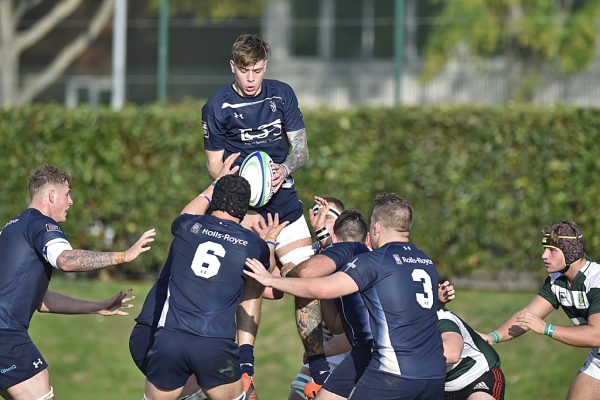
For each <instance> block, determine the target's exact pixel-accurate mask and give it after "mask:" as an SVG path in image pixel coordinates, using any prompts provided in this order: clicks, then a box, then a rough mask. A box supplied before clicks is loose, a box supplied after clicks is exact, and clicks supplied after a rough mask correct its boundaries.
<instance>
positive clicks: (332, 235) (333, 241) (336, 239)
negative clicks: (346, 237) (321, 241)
mask: <svg viewBox="0 0 600 400" xmlns="http://www.w3.org/2000/svg"><path fill="white" fill-rule="evenodd" d="M339 241H340V240H339V239H338V237H337V235H336V234H335V233H332V234H331V243H339Z"/></svg>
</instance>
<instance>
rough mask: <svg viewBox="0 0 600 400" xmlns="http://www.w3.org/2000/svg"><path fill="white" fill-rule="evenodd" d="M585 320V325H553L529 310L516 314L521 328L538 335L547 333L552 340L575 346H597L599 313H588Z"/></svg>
mask: <svg viewBox="0 0 600 400" xmlns="http://www.w3.org/2000/svg"><path fill="white" fill-rule="evenodd" d="M587 322H588V323H587V325H578V326H554V325H552V324H547V323H546V321H544V320H543V319H542V318H540V317H538V316H537V315H535V314H534V313H532V312H529V311H523V312H521V313H520V314H518V315H517V324H519V326H520V327H521V328H524V329H531V330H532V331H534V332H535V333H537V334H538V335H548V336H550V337H552V339H554V340H558V341H559V342H561V343H564V344H568V345H571V346H575V347H599V346H600V314H592V315H590V316H589V318H588V321H587Z"/></svg>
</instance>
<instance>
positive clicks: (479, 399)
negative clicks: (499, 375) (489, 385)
mask: <svg viewBox="0 0 600 400" xmlns="http://www.w3.org/2000/svg"><path fill="white" fill-rule="evenodd" d="M467 400H494V396H492V395H490V394H488V393H484V392H475V393H473V394H472V395H470V396H469V397H467Z"/></svg>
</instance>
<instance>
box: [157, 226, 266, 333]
mask: <svg viewBox="0 0 600 400" xmlns="http://www.w3.org/2000/svg"><path fill="white" fill-rule="evenodd" d="M171 231H172V233H173V235H174V236H175V239H174V240H173V243H172V244H171V250H170V253H169V257H171V258H172V263H171V277H170V279H169V287H168V294H167V300H166V301H165V304H164V307H163V311H162V314H161V317H160V321H159V323H158V326H159V328H164V329H170V330H174V331H179V332H186V333H191V334H194V335H198V336H203V337H220V338H229V339H232V340H235V338H236V324H235V313H236V310H237V308H238V305H239V303H240V299H241V296H242V292H243V291H244V284H245V282H246V280H247V279H248V278H249V277H248V276H247V275H246V274H244V272H243V270H244V268H245V262H246V258H256V259H258V260H260V261H261V262H262V263H263V265H264V266H265V267H266V268H268V266H269V258H270V252H269V248H268V246H267V244H266V243H265V242H264V241H263V240H262V239H260V238H259V237H258V236H256V235H255V234H253V233H252V232H251V231H250V230H248V229H246V228H243V227H242V226H241V225H239V224H237V223H235V222H233V221H227V220H222V219H219V218H216V217H213V216H210V215H189V214H182V215H180V216H178V217H177V218H175V220H174V221H173V224H172V226H171Z"/></svg>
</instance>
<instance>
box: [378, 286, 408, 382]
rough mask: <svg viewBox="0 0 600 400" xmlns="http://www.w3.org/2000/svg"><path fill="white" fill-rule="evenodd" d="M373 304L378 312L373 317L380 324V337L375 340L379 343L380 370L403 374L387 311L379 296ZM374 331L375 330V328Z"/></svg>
mask: <svg viewBox="0 0 600 400" xmlns="http://www.w3.org/2000/svg"><path fill="white" fill-rule="evenodd" d="M373 305H374V307H375V309H376V310H377V314H375V315H373V318H374V319H375V321H377V322H376V323H377V326H378V329H377V332H378V338H377V340H374V342H375V343H377V354H378V356H379V357H378V361H379V363H380V366H379V370H381V371H385V372H390V373H392V374H396V375H402V371H400V364H399V363H398V357H397V356H396V351H395V350H394V346H392V338H391V337H390V331H389V329H388V323H387V320H386V318H385V312H384V311H383V308H382V307H381V303H380V301H379V298H377V299H373ZM373 332H375V330H374V329H373Z"/></svg>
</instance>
